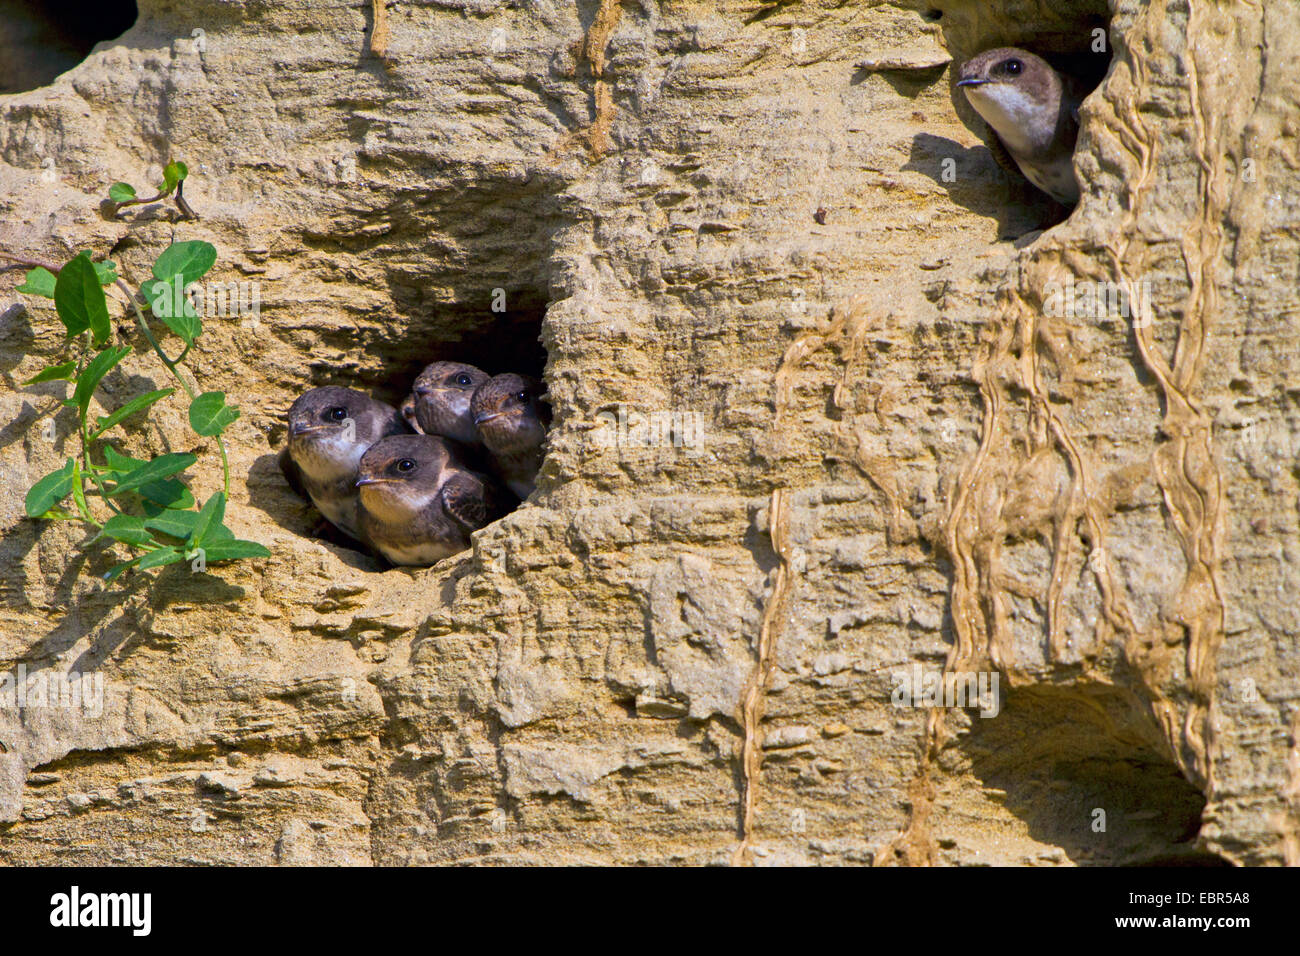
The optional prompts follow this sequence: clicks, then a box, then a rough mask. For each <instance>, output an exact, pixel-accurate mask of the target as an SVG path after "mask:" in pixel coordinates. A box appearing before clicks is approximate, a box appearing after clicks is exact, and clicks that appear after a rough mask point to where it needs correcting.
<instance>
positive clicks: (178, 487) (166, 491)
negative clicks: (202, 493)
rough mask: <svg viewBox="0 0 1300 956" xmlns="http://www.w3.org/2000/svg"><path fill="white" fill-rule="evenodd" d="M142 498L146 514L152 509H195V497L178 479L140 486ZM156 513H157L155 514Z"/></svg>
mask: <svg viewBox="0 0 1300 956" xmlns="http://www.w3.org/2000/svg"><path fill="white" fill-rule="evenodd" d="M140 497H141V498H143V499H144V502H145V511H146V513H147V512H148V511H149V510H150V507H151V506H153V507H156V508H161V509H180V510H183V511H184V510H188V509H190V508H193V507H194V496H193V495H192V494H190V490H189V489H188V488H186V487H185V485H184V484H182V483H181V482H180V481H179V480H178V479H176V478H167V479H165V480H163V481H151V482H150V483H149V484H147V485H141V486H140ZM155 513H156V512H155Z"/></svg>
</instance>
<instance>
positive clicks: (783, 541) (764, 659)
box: [731, 488, 790, 866]
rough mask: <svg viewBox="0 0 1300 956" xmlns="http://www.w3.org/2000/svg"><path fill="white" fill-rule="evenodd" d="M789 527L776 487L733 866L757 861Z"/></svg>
mask: <svg viewBox="0 0 1300 956" xmlns="http://www.w3.org/2000/svg"><path fill="white" fill-rule="evenodd" d="M788 527H789V525H788V522H787V520H786V496H785V489H783V488H777V489H775V490H773V492H772V500H771V504H770V506H769V508H768V528H769V533H770V534H771V537H772V550H773V551H775V552H776V556H777V559H778V562H777V566H776V571H775V573H774V574H773V577H772V593H771V595H770V596H769V597H768V600H767V606H766V607H764V608H763V622H762V624H761V625H760V626H759V631H758V660H757V662H756V663H755V665H754V671H753V673H752V674H751V675H750V677H749V681H748V682H747V683H746V685H745V695H744V700H743V702H742V704H741V711H740V723H741V727H742V728H743V729H744V733H745V739H744V742H743V744H742V745H741V773H742V774H743V776H744V792H743V794H742V797H741V808H740V843H739V844H738V845H737V846H736V851H735V853H734V854H733V855H732V858H731V862H732V865H734V866H750V865H752V864H753V862H754V861H753V857H752V855H751V853H750V842H751V840H752V838H753V835H754V810H755V807H756V806H757V804H758V784H759V776H760V774H761V773H762V770H763V756H762V750H763V729H762V726H761V724H762V722H763V703H764V695H765V694H766V692H767V687H768V684H769V683H770V682H771V680H772V670H773V668H774V666H775V650H776V639H777V635H778V634H779V633H780V629H781V622H782V621H783V620H784V619H785V611H786V605H787V603H788V600H789V592H790V543H789V541H788V539H787V538H786V533H787V529H788Z"/></svg>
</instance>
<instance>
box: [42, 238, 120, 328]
mask: <svg viewBox="0 0 1300 956" xmlns="http://www.w3.org/2000/svg"><path fill="white" fill-rule="evenodd" d="M54 308H55V309H56V310H58V313H59V321H61V322H62V323H63V325H64V328H66V329H67V330H68V334H69V335H77V334H79V333H81V332H84V331H86V329H90V331H91V334H92V335H93V336H94V340H95V345H103V344H104V343H105V342H107V341H108V336H109V332H110V331H111V325H110V322H109V318H108V299H106V298H105V297H104V290H103V289H102V288H100V283H99V273H97V272H96V271H95V266H94V264H93V263H92V262H91V261H90V256H89V254H87V253H84V252H83V253H81V254H80V255H78V256H77V257H76V258H74V259H73V260H72V261H71V262H69V263H68V264H67V265H66V266H64V267H63V268H62V269H60V270H59V276H58V278H57V279H55V280H54Z"/></svg>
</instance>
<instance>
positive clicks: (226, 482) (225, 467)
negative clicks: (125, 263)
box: [117, 278, 230, 499]
mask: <svg viewBox="0 0 1300 956" xmlns="http://www.w3.org/2000/svg"><path fill="white" fill-rule="evenodd" d="M117 286H118V288H119V289H121V290H122V292H123V293H124V294H125V295H126V301H127V302H129V303H130V305H131V308H132V309H133V310H134V311H135V324H136V325H138V326H139V327H140V331H141V332H143V333H144V337H145V339H147V340H148V342H149V347H150V348H152V349H153V350H154V353H155V354H156V355H157V356H158V358H159V359H161V360H162V363H163V364H164V365H166V366H167V371H169V372H171V373H172V375H173V376H174V377H175V378H176V381H178V382H180V383H181V388H183V389H185V394H186V395H188V396H189V397H190V401H191V402H193V401H194V399H196V398H198V395H197V394H196V393H195V391H194V389H192V388H190V385H189V382H187V381H185V379H184V378H183V377H182V376H181V373H180V370H179V369H178V368H177V366H176V363H175V362H173V361H172V360H171V359H169V358H168V357H167V353H166V352H164V351H163V350H162V346H161V345H159V344H158V340H157V339H155V338H154V337H153V333H152V332H150V331H149V324H148V323H147V322H145V320H144V313H143V312H141V311H140V304H139V303H138V302H136V300H135V295H134V293H132V292H131V289H130V287H129V286H128V285H127V284H126V283H125V282H123V281H122V280H121V279H120V278H119V279H118V280H117ZM188 351H189V349H188V348H186V352H188ZM181 354H182V356H184V354H185V353H184V352H182V353H181ZM212 437H213V438H214V439H215V440H216V443H217V451H218V452H220V453H221V476H222V490H223V491H224V492H225V494H226V498H227V499H229V498H230V458H229V456H227V455H226V443H225V442H223V441H222V440H221V436H220V435H214V436H212Z"/></svg>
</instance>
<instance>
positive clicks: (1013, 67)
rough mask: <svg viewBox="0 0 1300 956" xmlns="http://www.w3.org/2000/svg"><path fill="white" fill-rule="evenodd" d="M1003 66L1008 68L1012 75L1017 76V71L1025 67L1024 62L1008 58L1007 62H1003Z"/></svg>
mask: <svg viewBox="0 0 1300 956" xmlns="http://www.w3.org/2000/svg"><path fill="white" fill-rule="evenodd" d="M1003 67H1004V68H1005V69H1006V71H1007V72H1008V73H1010V74H1011V75H1012V76H1015V75H1016V74H1017V73H1019V72H1020V71H1021V69H1023V67H1024V64H1023V63H1021V62H1020V61H1019V60H1007V62H1006V63H1005V64H1003Z"/></svg>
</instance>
